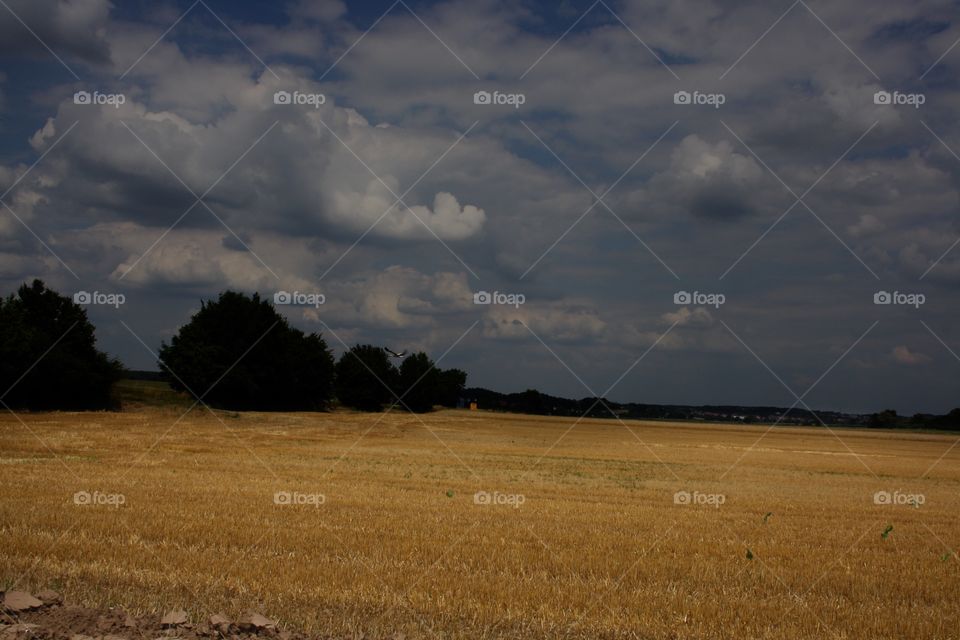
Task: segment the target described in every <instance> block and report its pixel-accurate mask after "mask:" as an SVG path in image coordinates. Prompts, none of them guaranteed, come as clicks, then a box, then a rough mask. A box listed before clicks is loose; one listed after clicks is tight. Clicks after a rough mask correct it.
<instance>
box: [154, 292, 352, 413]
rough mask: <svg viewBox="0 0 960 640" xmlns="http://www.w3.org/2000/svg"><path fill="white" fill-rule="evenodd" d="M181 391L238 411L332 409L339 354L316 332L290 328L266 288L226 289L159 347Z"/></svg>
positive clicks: (163, 363)
mask: <svg viewBox="0 0 960 640" xmlns="http://www.w3.org/2000/svg"><path fill="white" fill-rule="evenodd" d="M160 366H161V368H162V369H163V370H164V371H165V372H166V373H167V375H168V376H169V380H170V384H171V386H173V387H174V388H175V389H178V390H185V391H188V392H190V393H191V394H193V395H196V396H199V397H201V398H202V399H203V401H204V402H206V403H208V404H210V405H212V406H216V407H221V408H225V409H237V410H263V411H284V410H310V409H322V408H325V407H326V406H327V405H328V403H329V401H330V398H331V396H332V392H333V380H334V363H333V356H332V355H331V353H330V351H329V350H328V349H327V344H326V342H325V341H324V340H323V338H322V337H321V336H320V335H319V334H317V333H311V334H309V335H307V334H304V333H303V332H302V331H300V330H299V329H296V328H294V327H291V326H290V325H289V324H288V323H287V320H286V319H285V318H284V317H283V316H282V315H280V314H279V313H278V312H277V311H276V309H274V308H273V306H272V305H271V304H270V303H269V302H267V301H265V300H261V299H260V296H259V294H256V293H255V294H253V296H247V295H246V294H243V293H238V292H235V291H225V292H223V293H221V294H220V296H219V298H218V299H217V300H215V301H205V302H202V303H201V307H200V311H198V312H197V313H196V314H194V315H193V317H191V318H190V321H189V322H188V323H187V324H185V325H184V326H182V327H181V328H180V330H179V331H178V333H177V335H175V336H174V337H173V339H172V340H171V342H170V344H169V345H167V344H164V345H163V346H162V347H161V349H160Z"/></svg>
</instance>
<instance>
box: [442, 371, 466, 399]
mask: <svg viewBox="0 0 960 640" xmlns="http://www.w3.org/2000/svg"><path fill="white" fill-rule="evenodd" d="M466 386H467V372H466V371H462V370H460V369H443V370H441V371H440V380H439V381H438V391H437V400H436V403H437V404H440V405H443V406H445V407H456V406H457V404H458V403H459V402H460V398H462V397H463V390H464V388H466Z"/></svg>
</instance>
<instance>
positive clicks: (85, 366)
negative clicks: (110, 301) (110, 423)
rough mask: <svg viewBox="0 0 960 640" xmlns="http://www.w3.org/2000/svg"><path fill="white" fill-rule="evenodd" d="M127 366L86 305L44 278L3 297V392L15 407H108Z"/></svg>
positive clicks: (0, 379) (0, 369) (0, 362)
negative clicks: (108, 346)
mask: <svg viewBox="0 0 960 640" xmlns="http://www.w3.org/2000/svg"><path fill="white" fill-rule="evenodd" d="M122 371H123V367H122V366H121V365H120V363H119V362H118V361H117V360H115V359H112V358H110V357H108V356H107V355H106V354H105V353H103V352H101V351H99V350H97V347H96V335H95V330H94V327H93V325H92V324H91V323H90V321H89V320H88V319H87V312H86V310H85V309H84V308H83V307H81V306H79V305H77V304H76V303H74V301H73V300H72V299H70V298H68V297H66V296H62V295H60V294H59V293H57V292H55V291H53V290H51V289H48V288H47V287H46V285H45V284H44V283H43V282H42V281H40V280H34V281H33V282H32V283H31V284H30V285H27V284H24V285H22V286H21V287H20V288H19V289H18V291H17V293H16V294H15V295H10V296H9V297H7V298H6V299H3V300H0V394H3V395H2V400H3V402H4V403H5V404H6V405H7V406H9V407H11V408H23V409H40V410H49V409H64V410H85V409H107V408H112V407H113V402H112V399H111V388H112V386H113V383H114V382H116V381H117V380H118V379H119V378H120V376H121V373H122Z"/></svg>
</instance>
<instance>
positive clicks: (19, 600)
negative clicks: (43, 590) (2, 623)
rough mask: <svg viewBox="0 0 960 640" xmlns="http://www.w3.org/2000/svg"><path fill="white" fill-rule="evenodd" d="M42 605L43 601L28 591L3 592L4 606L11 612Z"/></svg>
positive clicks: (27, 609) (37, 607)
mask: <svg viewBox="0 0 960 640" xmlns="http://www.w3.org/2000/svg"><path fill="white" fill-rule="evenodd" d="M42 606H43V602H41V601H40V600H37V599H36V598H34V597H33V596H32V595H30V594H29V593H27V592H26V591H8V592H6V593H5V594H3V608H4V609H6V610H7V611H9V612H11V613H20V612H21V611H29V610H31V609H39V608H40V607H42Z"/></svg>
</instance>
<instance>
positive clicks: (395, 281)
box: [0, 0, 960, 414]
mask: <svg viewBox="0 0 960 640" xmlns="http://www.w3.org/2000/svg"><path fill="white" fill-rule="evenodd" d="M958 41H960V7H958V5H957V4H956V3H953V2H942V1H927V0H918V1H916V2H910V3H905V2H901V1H880V2H873V1H871V2H868V1H867V0H852V1H849V2H843V3H833V2H823V1H822V0H796V1H794V2H792V3H791V2H790V1H783V2H779V1H777V2H770V1H768V0H764V1H757V2H749V1H748V2H737V3H730V2H719V1H717V2H711V1H708V0H704V1H700V2H695V3H694V2H686V1H683V0H663V1H645V2H640V1H635V0H629V1H614V0H596V1H586V2H579V1H578V2H566V1H564V2H494V1H488V0H451V1H443V2H415V1H413V0H396V1H394V2H390V1H385V2H342V1H340V0H315V1H309V2H308V1H305V0H304V1H298V0H291V1H289V2H286V3H280V2H239V1H230V2H228V1H226V0H196V1H192V0H185V1H181V2H139V1H132V2H113V3H111V2H108V1H106V0H2V2H0V193H2V197H0V202H2V206H0V291H2V292H3V293H5V294H6V293H10V292H13V291H14V290H15V289H16V288H17V287H18V286H19V285H20V284H21V283H23V282H25V281H29V280H32V279H33V278H40V279H42V280H44V281H45V282H46V283H47V284H48V285H49V286H51V287H52V288H54V289H56V290H58V291H60V292H61V293H64V294H66V295H77V296H79V297H78V298H77V299H78V300H80V301H82V302H84V303H85V304H87V308H88V314H89V317H90V319H91V320H92V321H93V323H94V324H95V325H96V327H97V331H98V339H99V345H100V347H101V348H102V349H104V350H106V351H107V352H109V353H111V354H113V355H115V356H117V357H119V358H120V359H121V360H122V361H123V362H124V363H125V364H126V365H127V366H128V367H130V368H134V369H155V368H156V356H155V353H156V351H157V349H158V348H159V346H160V344H161V342H163V341H169V340H170V338H171V337H172V336H173V335H174V334H175V333H176V331H177V329H178V327H180V326H182V325H183V324H184V323H185V322H187V321H188V320H189V318H190V316H191V314H192V313H194V312H196V310H197V309H198V308H199V305H200V302H201V301H202V300H209V299H211V298H215V297H216V296H217V294H218V293H219V292H220V291H223V290H225V289H233V290H238V291H244V292H250V293H252V292H259V293H260V295H261V296H263V297H264V298H267V299H270V300H275V301H276V302H277V309H278V310H280V311H281V312H282V313H283V314H284V315H285V316H286V317H287V318H288V319H289V321H290V322H291V324H293V325H295V326H297V327H299V328H301V329H303V330H304V331H308V332H320V333H322V335H323V336H324V338H325V339H326V341H327V343H328V344H329V345H330V347H331V348H332V349H333V350H334V351H335V352H336V353H338V354H339V353H341V352H342V351H343V350H344V348H345V347H346V346H349V345H352V344H355V343H373V344H377V345H384V346H389V347H391V348H393V349H395V350H399V349H407V350H423V351H426V352H427V353H428V354H430V356H431V357H432V358H433V359H434V360H436V361H438V362H439V366H441V367H445V368H446V367H458V368H462V369H464V370H466V371H468V372H469V375H470V378H469V384H470V385H471V386H483V387H487V388H491V389H495V390H499V391H504V392H511V391H521V390H524V389H527V388H537V389H539V390H541V391H544V392H547V393H551V394H555V395H562V396H568V397H586V396H593V395H604V396H606V397H608V398H610V399H612V400H616V401H622V402H628V401H635V402H647V403H680V404H753V405H777V406H791V405H795V406H798V407H801V408H804V407H809V408H814V409H816V408H820V409H834V410H845V411H853V412H872V411H877V410H881V409H887V408H890V409H895V410H897V411H899V412H900V413H902V414H911V413H914V412H930V413H945V412H947V411H949V410H950V409H952V408H954V407H957V406H960V388H958V384H957V382H958V380H960V358H958V355H957V354H958V353H960V325H958V324H957V323H956V322H955V319H956V317H957V312H958V310H960V299H958V296H957V293H958V287H960V247H958V246H957V244H958V239H960V224H958V189H960V180H958V178H960V155H958V154H960V123H958V121H957V118H956V114H957V111H958V108H960V92H958V87H960V82H958V79H957V78H958V77H960V76H958V70H960V46H958ZM88 294H89V295H88Z"/></svg>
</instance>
